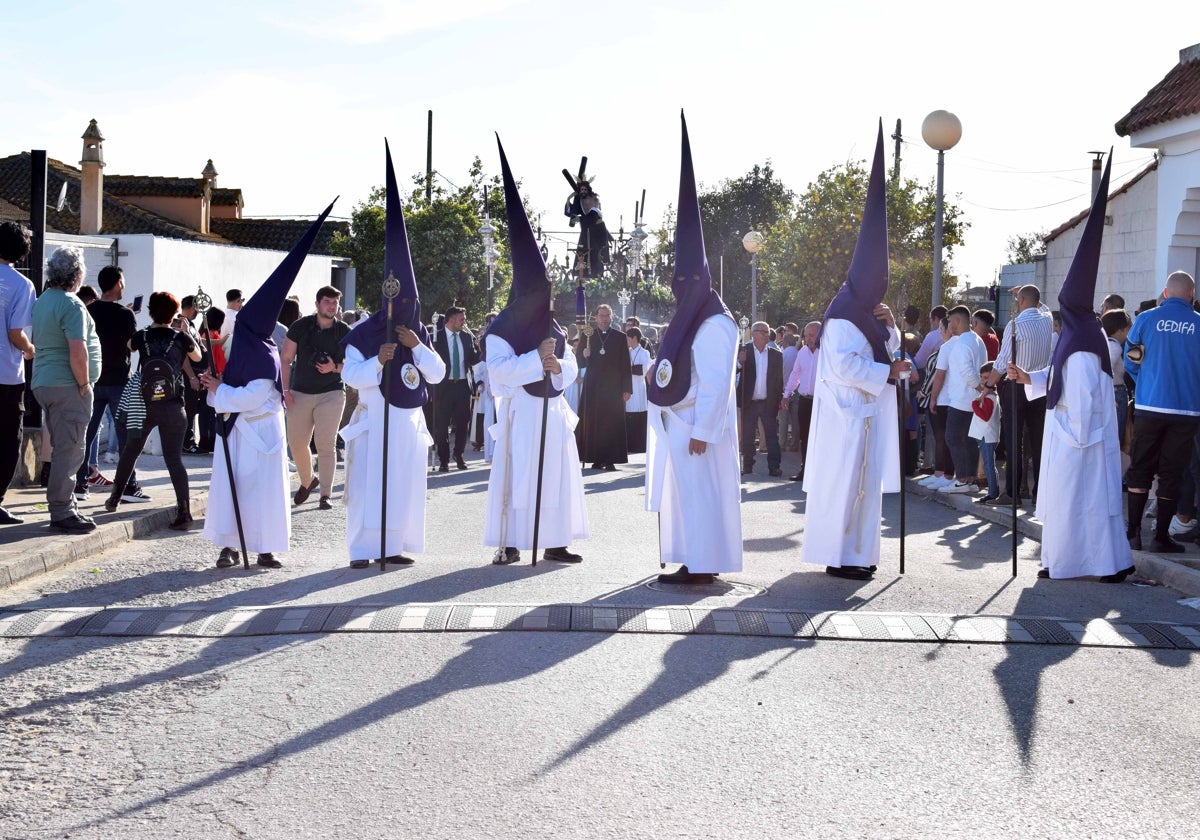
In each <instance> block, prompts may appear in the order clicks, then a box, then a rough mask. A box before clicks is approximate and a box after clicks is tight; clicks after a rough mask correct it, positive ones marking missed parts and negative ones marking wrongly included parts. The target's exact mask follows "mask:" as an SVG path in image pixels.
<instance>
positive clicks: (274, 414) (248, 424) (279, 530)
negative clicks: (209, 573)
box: [204, 379, 292, 554]
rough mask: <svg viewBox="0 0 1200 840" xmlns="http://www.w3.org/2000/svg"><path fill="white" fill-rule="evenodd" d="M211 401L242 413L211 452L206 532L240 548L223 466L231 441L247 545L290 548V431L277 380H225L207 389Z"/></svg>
mask: <svg viewBox="0 0 1200 840" xmlns="http://www.w3.org/2000/svg"><path fill="white" fill-rule="evenodd" d="M208 404H209V405H211V406H212V407H213V409H214V410H215V411H216V412H217V414H218V415H220V414H224V413H228V412H235V411H236V412H239V415H238V419H237V422H235V423H234V424H233V429H232V431H230V433H229V436H228V437H227V438H225V439H224V440H221V439H220V438H219V437H218V440H217V445H216V449H215V451H214V452H213V466H212V479H211V482H210V485H209V491H208V510H207V512H206V513H205V515H204V538H205V539H207V540H211V541H212V542H213V543H214V544H216V545H218V546H221V547H222V548H235V549H237V550H239V551H240V550H241V542H240V541H239V540H238V529H237V520H236V519H235V518H234V515H233V497H232V495H231V494H230V492H229V473H228V471H227V470H226V468H225V452H224V449H223V448H224V446H225V445H226V443H228V445H229V457H230V460H231V462H232V463H233V474H234V477H235V478H234V481H235V487H236V489H237V496H238V508H239V510H240V511H241V514H242V530H243V531H244V532H245V535H246V550H247V551H251V552H255V553H258V554H271V553H274V552H283V551H287V550H288V540H289V539H290V538H291V535H292V516H291V499H289V498H288V496H289V495H290V493H289V492H288V491H289V487H288V465H287V445H286V443H287V435H286V434H285V432H284V425H283V398H282V397H281V396H280V394H279V391H278V390H276V388H275V383H274V382H273V381H271V380H270V379H255V380H254V381H253V382H251V383H250V384H249V385H245V386H243V387H240V388H235V387H233V386H232V385H225V384H222V385H220V386H219V387H218V388H217V390H216V392H215V393H212V394H209V395H208Z"/></svg>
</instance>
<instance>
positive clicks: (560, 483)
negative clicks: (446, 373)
mask: <svg viewBox="0 0 1200 840" xmlns="http://www.w3.org/2000/svg"><path fill="white" fill-rule="evenodd" d="M486 341H487V359H488V381H489V382H490V383H491V388H492V394H493V396H494V397H495V400H496V423H495V425H493V426H492V427H491V428H490V429H489V430H488V433H489V434H490V435H491V436H492V439H493V440H494V441H495V442H496V450H495V460H494V462H493V463H492V471H491V474H490V475H489V476H488V501H487V515H486V517H485V520H484V527H483V544H484V545H495V546H499V545H500V543H501V529H502V526H505V525H506V526H507V527H506V531H505V533H504V544H505V545H506V546H508V547H509V548H517V549H525V550H529V549H531V548H533V509H534V505H535V503H536V501H535V500H536V498H537V468H538V447H539V444H540V441H541V432H542V404H543V400H542V399H541V398H540V397H534V396H533V395H531V394H530V393H529V392H528V391H526V390H525V388H524V386H525V385H527V384H530V383H533V382H540V381H541V380H542V376H543V374H544V371H543V370H542V360H541V357H540V356H538V352H537V348H536V347H535V348H534V349H533V350H530V351H529V352H528V353H524V354H522V355H520V356H518V355H516V354H515V353H514V352H513V348H512V345H510V344H509V343H508V342H507V341H505V340H504V339H503V338H500V337H499V336H495V335H489V336H488V337H487V339H486ZM559 364H560V366H561V367H562V373H561V374H553V375H551V382H552V384H553V385H554V387H555V388H556V389H560V390H561V389H563V388H564V387H566V386H567V385H570V384H571V383H572V382H574V381H575V377H576V376H577V375H578V374H579V366H578V364H577V363H576V361H575V354H574V353H572V352H571V349H570V347H568V348H567V352H566V357H565V358H563V359H560V360H559ZM578 423H579V417H578V416H577V415H576V414H575V412H573V411H572V410H571V407H570V406H569V405H568V404H567V401H566V399H565V398H564V397H563V396H562V395H559V396H557V397H552V398H551V399H550V403H549V414H548V416H547V418H546V457H545V461H544V468H543V473H542V505H541V521H540V524H539V530H538V550H539V551H540V550H541V549H542V548H556V547H559V546H567V545H570V544H571V542H573V541H574V540H577V539H583V538H586V537H587V536H588V519H587V508H586V506H585V505H584V498H583V465H582V464H580V462H579V449H578V447H577V446H576V444H575V426H576V425H577V424H578ZM506 495H507V497H508V503H507V514H505V508H506V506H505V498H506Z"/></svg>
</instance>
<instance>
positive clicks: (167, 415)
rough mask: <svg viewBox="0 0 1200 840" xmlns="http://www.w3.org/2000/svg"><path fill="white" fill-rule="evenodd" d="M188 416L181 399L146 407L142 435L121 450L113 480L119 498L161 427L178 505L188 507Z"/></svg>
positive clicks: (161, 441) (127, 440)
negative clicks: (185, 447)
mask: <svg viewBox="0 0 1200 840" xmlns="http://www.w3.org/2000/svg"><path fill="white" fill-rule="evenodd" d="M186 417H187V415H186V413H185V412H184V409H183V403H182V402H180V401H178V400H172V401H169V402H164V403H154V404H151V405H147V406H146V422H145V423H143V424H142V434H141V436H140V437H132V436H130V437H129V438H127V439H126V441H125V448H124V449H122V450H121V461H120V463H118V464H117V475H116V477H115V478H114V479H113V491H114V495H115V496H118V497H119V496H120V495H121V491H122V488H124V487H125V486H126V485H127V484H128V482H129V476H130V475H131V474H132V473H133V465H134V463H135V462H136V461H137V457H138V456H139V455H141V454H142V447H144V446H145V445H146V438H147V437H149V436H150V432H152V431H153V430H154V429H155V428H157V429H158V440H159V443H160V444H162V453H163V460H164V461H166V462H167V473H168V474H170V476H171V487H172V488H173V489H174V490H175V504H177V505H179V506H180V507H185V506H186V505H187V504H188V477H187V468H185V467H184V466H183V426H184V423H185V422H186ZM84 460H87V459H84Z"/></svg>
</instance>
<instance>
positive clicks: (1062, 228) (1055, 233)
mask: <svg viewBox="0 0 1200 840" xmlns="http://www.w3.org/2000/svg"><path fill="white" fill-rule="evenodd" d="M1156 169H1158V161H1157V160H1154V161H1151V162H1150V165H1149V166H1147V167H1146V168H1145V169H1143V170H1142V171H1141V172H1139V173H1138V174H1136V175H1134V176H1133V177H1132V178H1131V179H1130V180H1128V181H1126V182H1125V183H1124V184H1122V185H1121V186H1120V187H1118V188H1117V189H1116V190H1115V191H1113V192H1111V193H1109V194H1108V200H1109V201H1110V202H1111V201H1112V200H1113V199H1114V198H1116V197H1117V196H1119V195H1121V194H1122V193H1126V192H1129V190H1130V189H1131V188H1132V187H1133V185H1134V184H1136V183H1137V182H1138V181H1140V180H1142V179H1143V178H1145V177H1146V176H1147V175H1149V174H1150V173H1151V172H1153V171H1154V170H1156ZM1090 212H1092V208H1091V207H1090V206H1089V207H1088V208H1087V209H1086V210H1083V211H1081V212H1079V213H1076V214H1075V215H1074V216H1072V217H1071V218H1070V219H1068V220H1067V221H1065V222H1063V223H1062V224H1061V225H1059V226H1058V227H1056V228H1055V229H1054V230H1052V231H1050V232H1049V233H1047V234H1046V235H1045V236H1044V237H1043V238H1042V241H1043V242H1045V243H1047V244H1049V243H1050V242H1051V241H1053V240H1055V239H1057V238H1058V237H1060V236H1062V235H1063V234H1064V233H1066V232H1067V231H1069V230H1070V229H1071V228H1073V227H1075V225H1077V224H1079V223H1080V222H1082V221H1083V220H1084V219H1086V218H1087V217H1088V213H1090Z"/></svg>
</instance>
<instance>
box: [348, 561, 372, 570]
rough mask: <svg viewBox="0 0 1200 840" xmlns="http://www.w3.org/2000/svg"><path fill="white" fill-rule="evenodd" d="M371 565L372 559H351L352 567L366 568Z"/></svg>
mask: <svg viewBox="0 0 1200 840" xmlns="http://www.w3.org/2000/svg"><path fill="white" fill-rule="evenodd" d="M370 565H371V561H370V560H351V561H350V568H351V569H365V568H367V566H370Z"/></svg>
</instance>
